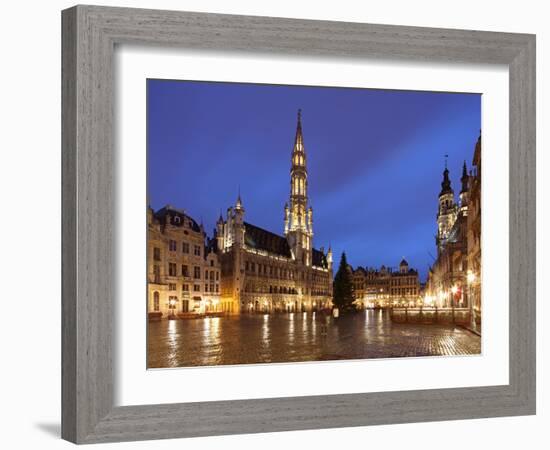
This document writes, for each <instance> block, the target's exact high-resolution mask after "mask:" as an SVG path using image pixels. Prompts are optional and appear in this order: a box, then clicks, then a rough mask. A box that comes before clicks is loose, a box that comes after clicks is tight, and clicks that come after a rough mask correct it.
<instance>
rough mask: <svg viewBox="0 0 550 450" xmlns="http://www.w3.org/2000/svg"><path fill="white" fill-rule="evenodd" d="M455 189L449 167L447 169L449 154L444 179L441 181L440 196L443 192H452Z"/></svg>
mask: <svg viewBox="0 0 550 450" xmlns="http://www.w3.org/2000/svg"><path fill="white" fill-rule="evenodd" d="M452 193H453V189H452V188H451V180H450V178H449V169H447V155H445V170H444V171H443V181H442V182H441V192H440V193H439V196H440V197H441V196H442V195H443V194H452Z"/></svg>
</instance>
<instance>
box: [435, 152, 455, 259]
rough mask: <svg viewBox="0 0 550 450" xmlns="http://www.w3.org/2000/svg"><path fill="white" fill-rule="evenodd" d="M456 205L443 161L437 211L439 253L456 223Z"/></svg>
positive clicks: (447, 171) (447, 170)
mask: <svg viewBox="0 0 550 450" xmlns="http://www.w3.org/2000/svg"><path fill="white" fill-rule="evenodd" d="M456 215H457V205H456V204H455V199H454V191H453V189H452V188H451V180H450V179H449V169H447V159H445V170H444V171H443V181H442V182H441V192H440V193H439V209H438V211H437V236H436V243H437V250H438V252H441V250H443V247H444V246H445V244H446V243H447V239H448V238H449V233H450V232H451V229H452V228H453V225H454V223H455V221H456Z"/></svg>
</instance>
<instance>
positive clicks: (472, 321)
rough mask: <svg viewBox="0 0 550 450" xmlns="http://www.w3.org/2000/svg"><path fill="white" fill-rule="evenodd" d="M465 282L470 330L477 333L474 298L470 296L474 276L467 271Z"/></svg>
mask: <svg viewBox="0 0 550 450" xmlns="http://www.w3.org/2000/svg"><path fill="white" fill-rule="evenodd" d="M466 280H467V281H468V304H469V306H470V327H471V328H472V330H474V331H477V324H476V315H475V314H476V313H475V310H474V301H473V300H474V296H473V295H472V284H474V282H475V280H476V276H475V274H474V273H473V272H472V271H471V270H468V275H467V276H466Z"/></svg>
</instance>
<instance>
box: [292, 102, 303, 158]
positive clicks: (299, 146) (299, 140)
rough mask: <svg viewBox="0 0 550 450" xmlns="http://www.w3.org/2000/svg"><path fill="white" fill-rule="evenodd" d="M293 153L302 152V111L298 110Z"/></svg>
mask: <svg viewBox="0 0 550 450" xmlns="http://www.w3.org/2000/svg"><path fill="white" fill-rule="evenodd" d="M293 151H294V152H296V151H299V152H300V151H304V136H303V134H302V110H301V109H298V122H297V124H296V137H295V138H294V149H293Z"/></svg>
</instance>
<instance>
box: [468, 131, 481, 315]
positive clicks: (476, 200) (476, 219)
mask: <svg viewBox="0 0 550 450" xmlns="http://www.w3.org/2000/svg"><path fill="white" fill-rule="evenodd" d="M467 226H468V234H467V242H468V244H467V248H468V271H469V272H468V275H467V281H469V295H470V296H471V298H472V303H473V308H474V309H475V311H476V313H477V314H478V316H480V315H481V274H482V271H481V136H480V137H479V139H478V141H477V143H476V147H475V150H474V157H473V159H472V173H471V176H470V204H469V212H468V221H467Z"/></svg>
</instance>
